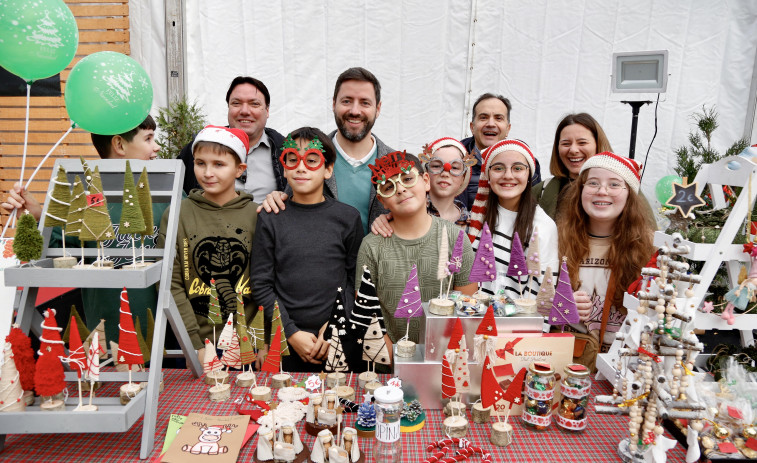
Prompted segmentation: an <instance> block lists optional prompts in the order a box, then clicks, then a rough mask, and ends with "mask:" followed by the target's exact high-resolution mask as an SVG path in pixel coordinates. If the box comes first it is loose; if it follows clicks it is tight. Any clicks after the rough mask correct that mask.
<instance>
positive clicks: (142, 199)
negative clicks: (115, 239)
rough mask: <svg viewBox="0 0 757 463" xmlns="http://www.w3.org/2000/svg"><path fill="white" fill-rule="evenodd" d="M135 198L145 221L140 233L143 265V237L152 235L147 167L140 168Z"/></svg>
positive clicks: (150, 197)
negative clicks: (140, 172)
mask: <svg viewBox="0 0 757 463" xmlns="http://www.w3.org/2000/svg"><path fill="white" fill-rule="evenodd" d="M137 198H138V199H139V207H140V208H141V209H142V218H143V219H144V221H145V229H144V231H142V232H140V234H141V235H142V263H143V264H144V263H145V237H146V236H150V235H152V234H153V232H154V230H153V220H154V219H153V215H152V196H151V193H150V182H149V181H148V179H147V167H143V168H142V174H141V175H140V176H139V180H137Z"/></svg>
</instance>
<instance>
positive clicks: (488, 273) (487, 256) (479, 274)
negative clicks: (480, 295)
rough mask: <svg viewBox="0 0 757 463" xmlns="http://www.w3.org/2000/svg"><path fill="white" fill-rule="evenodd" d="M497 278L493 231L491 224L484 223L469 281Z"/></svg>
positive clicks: (489, 280)
mask: <svg viewBox="0 0 757 463" xmlns="http://www.w3.org/2000/svg"><path fill="white" fill-rule="evenodd" d="M496 279H497V268H496V260H495V259H494V244H493V243H492V233H491V231H490V230H489V225H487V224H484V228H483V230H481V237H480V238H479V242H478V249H476V257H475V259H474V260H473V267H471V270H470V277H468V281H477V282H479V283H486V282H491V281H494V280H496Z"/></svg>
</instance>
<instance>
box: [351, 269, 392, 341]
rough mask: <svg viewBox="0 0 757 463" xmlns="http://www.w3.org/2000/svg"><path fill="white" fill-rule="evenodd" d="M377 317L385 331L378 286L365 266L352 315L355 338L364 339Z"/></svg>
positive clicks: (352, 328) (382, 330)
mask: <svg viewBox="0 0 757 463" xmlns="http://www.w3.org/2000/svg"><path fill="white" fill-rule="evenodd" d="M374 316H375V317H376V318H377V319H378V321H379V323H380V325H381V332H382V333H385V332H386V329H385V328H384V317H383V315H382V313H381V304H380V303H379V299H378V293H377V292H376V286H375V285H374V284H373V281H372V280H371V272H370V270H368V267H366V266H365V265H364V266H363V276H362V277H361V278H360V287H359V288H358V290H357V296H356V297H355V308H354V309H352V314H351V315H350V329H351V330H352V331H353V333H354V336H355V338H357V339H362V338H363V337H364V336H365V332H366V331H367V330H368V326H370V324H371V322H372V320H373V317H374Z"/></svg>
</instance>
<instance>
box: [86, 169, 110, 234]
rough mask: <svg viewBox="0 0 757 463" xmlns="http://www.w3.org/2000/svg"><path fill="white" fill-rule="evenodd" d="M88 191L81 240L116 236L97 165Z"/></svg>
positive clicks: (91, 176)
mask: <svg viewBox="0 0 757 463" xmlns="http://www.w3.org/2000/svg"><path fill="white" fill-rule="evenodd" d="M87 177H90V178H91V181H90V183H89V190H88V192H87V209H86V210H85V211H84V216H83V217H82V227H81V233H79V239H80V240H81V241H100V242H102V241H105V240H109V239H112V238H113V236H114V231H113V224H111V223H110V215H109V214H108V201H107V200H106V199H105V195H104V194H103V184H102V179H101V178H100V169H99V168H97V167H95V171H94V172H93V173H92V175H88V176H87Z"/></svg>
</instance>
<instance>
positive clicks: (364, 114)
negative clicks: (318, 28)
mask: <svg viewBox="0 0 757 463" xmlns="http://www.w3.org/2000/svg"><path fill="white" fill-rule="evenodd" d="M332 109H333V111H334V120H335V121H336V127H337V130H335V131H334V132H332V133H331V134H329V137H331V139H332V140H333V142H334V145H335V146H336V151H337V153H338V155H337V157H336V162H335V163H334V175H332V176H331V178H329V179H327V180H326V183H325V188H324V193H325V194H327V195H330V196H333V197H334V198H336V199H338V200H339V201H341V202H343V203H346V204H349V205H350V206H352V207H354V208H355V209H357V210H358V211H360V219H361V221H362V223H363V233H364V234H367V233H368V230H369V226H370V224H371V223H372V222H373V220H374V219H375V218H376V217H378V216H379V215H381V214H384V213H386V212H388V211H387V210H386V209H384V207H383V206H382V205H381V203H379V201H378V200H376V189H375V187H374V186H373V184H372V183H371V175H372V173H371V169H370V167H369V165H370V164H372V163H373V162H374V161H375V160H376V159H377V158H380V157H382V156H384V155H385V154H388V153H390V152H392V151H394V150H393V149H392V148H389V147H388V146H386V145H385V144H384V143H383V142H382V141H381V140H379V138H378V137H377V136H375V135H374V134H372V133H371V129H372V128H373V124H375V123H376V118H377V117H378V115H379V113H380V112H381V84H379V81H378V79H377V78H376V76H374V75H373V73H371V72H370V71H368V70H367V69H364V68H361V67H354V68H349V69H347V70H346V71H344V72H343V73H341V74H340V75H339V77H338V78H337V80H336V85H335V87H334V100H333V104H332ZM287 193H289V189H288V188H287V190H286V193H282V192H280V191H274V192H272V193H271V194H269V195H268V196H266V199H265V201H264V202H263V205H262V206H261V207H262V208H264V209H265V210H266V211H267V212H271V211H273V212H274V213H277V212H278V211H279V209H284V200H285V199H286V198H287ZM258 211H260V209H258Z"/></svg>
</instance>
